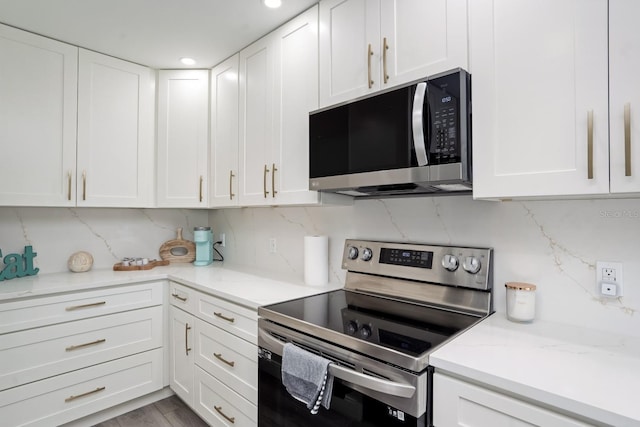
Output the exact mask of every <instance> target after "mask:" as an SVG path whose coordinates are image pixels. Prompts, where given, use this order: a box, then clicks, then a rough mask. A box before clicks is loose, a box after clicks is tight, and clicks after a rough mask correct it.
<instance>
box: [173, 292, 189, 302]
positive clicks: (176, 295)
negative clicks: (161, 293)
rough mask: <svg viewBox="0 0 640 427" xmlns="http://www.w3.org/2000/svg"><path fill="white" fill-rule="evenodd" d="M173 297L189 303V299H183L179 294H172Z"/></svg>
mask: <svg viewBox="0 0 640 427" xmlns="http://www.w3.org/2000/svg"><path fill="white" fill-rule="evenodd" d="M171 296H172V297H174V298H175V299H178V300H180V301H182V302H185V301H187V297H181V296H180V295H178V294H177V293H176V294H171Z"/></svg>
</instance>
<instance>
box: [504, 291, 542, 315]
mask: <svg viewBox="0 0 640 427" xmlns="http://www.w3.org/2000/svg"><path fill="white" fill-rule="evenodd" d="M504 286H505V288H507V319H509V320H511V321H514V322H531V321H533V319H534V318H535V314H536V285H532V284H530V283H522V282H507V283H506V284H505V285H504Z"/></svg>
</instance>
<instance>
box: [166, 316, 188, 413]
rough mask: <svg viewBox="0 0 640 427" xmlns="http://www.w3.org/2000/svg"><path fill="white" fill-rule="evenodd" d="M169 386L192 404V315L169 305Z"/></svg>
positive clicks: (186, 401)
mask: <svg viewBox="0 0 640 427" xmlns="http://www.w3.org/2000/svg"><path fill="white" fill-rule="evenodd" d="M169 328H170V334H169V337H170V340H171V344H170V352H169V354H170V360H169V386H170V387H171V389H172V390H173V391H174V392H175V393H176V394H177V395H178V396H179V397H180V398H181V399H182V400H183V401H184V402H185V403H187V404H188V405H193V348H192V347H193V316H192V315H190V314H188V313H185V312H184V311H182V310H180V309H178V308H176V307H175V306H173V305H172V306H171V307H169Z"/></svg>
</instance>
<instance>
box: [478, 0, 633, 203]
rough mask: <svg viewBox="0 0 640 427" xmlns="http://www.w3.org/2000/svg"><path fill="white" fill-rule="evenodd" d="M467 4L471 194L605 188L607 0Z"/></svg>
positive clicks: (591, 191) (575, 192)
mask: <svg viewBox="0 0 640 427" xmlns="http://www.w3.org/2000/svg"><path fill="white" fill-rule="evenodd" d="M469 4H470V12H469V13H470V64H469V66H470V71H471V75H472V88H473V93H472V100H473V192H474V197H475V198H510V197H534V196H557V195H583V194H602V193H608V191H609V151H608V139H609V138H608V136H609V129H608V62H607V61H608V57H607V50H608V49H607V48H608V46H607V1H606V0H567V1H563V2H557V1H554V0H522V1H518V2H514V1H511V0H474V1H471V2H469ZM636 61H637V58H636Z"/></svg>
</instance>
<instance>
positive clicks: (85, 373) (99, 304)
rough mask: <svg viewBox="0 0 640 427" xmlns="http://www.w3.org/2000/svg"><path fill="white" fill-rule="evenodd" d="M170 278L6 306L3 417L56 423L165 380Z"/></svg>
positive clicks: (0, 393)
mask: <svg viewBox="0 0 640 427" xmlns="http://www.w3.org/2000/svg"><path fill="white" fill-rule="evenodd" d="M163 291H164V292H166V284H165V282H149V283H142V284H131V285H123V286H117V287H111V288H106V289H99V290H92V291H78V292H73V293H70V294H66V295H57V296H46V297H39V298H30V299H24V300H17V301H14V302H9V303H3V304H0V322H1V323H2V324H3V327H2V328H1V329H0V360H2V363H1V364H0V419H2V421H1V424H2V425H7V426H51V425H60V424H63V423H67V422H70V421H73V420H77V419H79V418H82V417H84V416H87V415H91V414H93V413H96V412H99V411H102V410H104V409H107V408H110V407H112V406H115V405H118V404H120V403H124V402H127V401H129V400H132V399H135V398H137V397H140V396H143V395H146V394H149V393H152V392H154V391H157V390H160V389H161V388H162V382H163V349H162V345H163V342H162V341H163V323H164V322H163V307H162V297H161V296H162V293H163Z"/></svg>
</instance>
